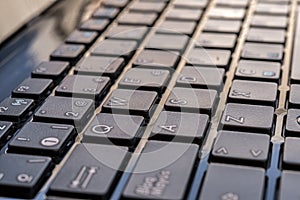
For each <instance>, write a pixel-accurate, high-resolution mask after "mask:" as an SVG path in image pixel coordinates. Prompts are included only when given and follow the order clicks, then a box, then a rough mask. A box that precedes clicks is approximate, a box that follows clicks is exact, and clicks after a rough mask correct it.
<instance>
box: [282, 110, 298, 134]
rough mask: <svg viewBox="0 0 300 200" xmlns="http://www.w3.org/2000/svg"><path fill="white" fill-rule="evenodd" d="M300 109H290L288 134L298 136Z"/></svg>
mask: <svg viewBox="0 0 300 200" xmlns="http://www.w3.org/2000/svg"><path fill="white" fill-rule="evenodd" d="M299 116H300V110H298V109H289V110H288V114H287V118H286V131H285V135H286V136H298V134H299V131H300V118H299Z"/></svg>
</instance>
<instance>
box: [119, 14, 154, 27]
mask: <svg viewBox="0 0 300 200" xmlns="http://www.w3.org/2000/svg"><path fill="white" fill-rule="evenodd" d="M156 18H157V14H156V13H136V12H128V13H124V14H122V15H121V16H120V17H119V18H118V23H119V24H126V25H145V26H152V25H153V24H154V22H155V21H156ZM141 19H143V20H141Z"/></svg>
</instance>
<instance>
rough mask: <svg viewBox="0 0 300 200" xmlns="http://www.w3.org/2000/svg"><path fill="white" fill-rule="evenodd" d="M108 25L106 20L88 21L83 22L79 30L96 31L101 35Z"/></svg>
mask: <svg viewBox="0 0 300 200" xmlns="http://www.w3.org/2000/svg"><path fill="white" fill-rule="evenodd" d="M108 24H109V20H108V19H88V20H86V21H84V22H83V23H82V24H81V25H80V27H79V28H80V30H82V31H97V32H99V33H101V32H103V31H104V29H105V28H106V26H107V25H108Z"/></svg>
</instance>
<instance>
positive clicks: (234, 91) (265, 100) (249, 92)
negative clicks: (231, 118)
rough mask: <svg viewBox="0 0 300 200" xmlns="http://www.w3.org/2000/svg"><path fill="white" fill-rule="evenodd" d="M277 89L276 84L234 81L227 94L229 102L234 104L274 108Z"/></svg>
mask: <svg viewBox="0 0 300 200" xmlns="http://www.w3.org/2000/svg"><path fill="white" fill-rule="evenodd" d="M277 87H278V85H277V84H276V83H268V82H260V81H244V80H234V81H233V83H232V85H231V89H230V92H229V100H230V101H232V102H236V103H249V104H262V105H271V106H274V105H275V102H276V97H277Z"/></svg>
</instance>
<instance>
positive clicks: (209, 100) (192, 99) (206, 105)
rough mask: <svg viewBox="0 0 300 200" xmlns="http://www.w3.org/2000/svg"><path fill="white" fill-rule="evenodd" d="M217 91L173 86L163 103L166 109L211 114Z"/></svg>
mask: <svg viewBox="0 0 300 200" xmlns="http://www.w3.org/2000/svg"><path fill="white" fill-rule="evenodd" d="M216 104H217V91H215V90H204V89H190V88H179V87H175V88H174V89H173V90H172V92H171V94H170V96H169V97H168V99H167V102H166V103H165V108H166V109H167V110H171V111H172V110H173V111H181V112H192V113H205V114H208V115H213V113H214V110H215V106H216Z"/></svg>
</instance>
